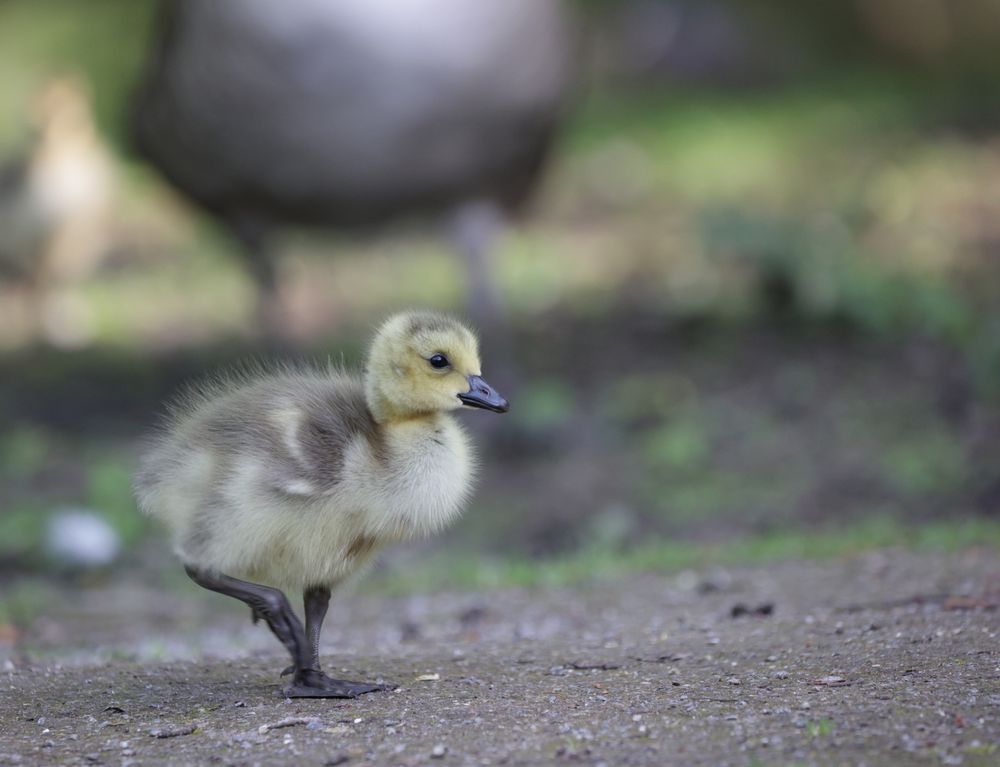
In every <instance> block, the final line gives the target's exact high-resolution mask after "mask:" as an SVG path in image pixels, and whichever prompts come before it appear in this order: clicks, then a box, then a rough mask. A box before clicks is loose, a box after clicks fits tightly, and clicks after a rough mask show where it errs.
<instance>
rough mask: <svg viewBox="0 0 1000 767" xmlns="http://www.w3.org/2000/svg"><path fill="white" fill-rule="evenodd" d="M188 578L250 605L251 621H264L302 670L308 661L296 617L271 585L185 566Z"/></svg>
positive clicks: (305, 646) (306, 649)
mask: <svg viewBox="0 0 1000 767" xmlns="http://www.w3.org/2000/svg"><path fill="white" fill-rule="evenodd" d="M184 571H185V572H186V573H187V574H188V577H189V578H190V579H191V580H193V581H194V582H195V583H197V584H198V585H199V586H201V587H202V588H206V589H208V590H209V591H216V592H218V593H219V594H225V595H226V596H229V597H233V598H234V599H238V600H240V601H241V602H245V603H246V604H247V605H249V606H250V612H251V613H252V615H253V622H254V623H256V622H257V621H259V620H263V621H264V622H265V623H267V627H268V628H269V629H271V633H272V634H274V635H275V636H276V637H277V638H278V641H280V642H281V643H282V644H283V645H284V646H285V649H286V650H288V653H289V655H291V656H292V664H293V665H294V666H296V667H297V668H302V667H303V666H304V665H305V664H306V663H307V660H308V657H309V649H308V646H307V645H306V640H305V632H304V631H303V630H302V623H301V622H300V621H299V619H298V616H296V615H295V613H294V612H292V607H291V605H290V604H288V599H287V598H286V597H285V595H284V594H282V593H281V592H280V591H278V589H272V588H271V587H270V586H259V585H257V584H256V583H249V582H248V581H241V580H239V579H238V578H233V577H230V576H228V575H223V574H222V573H213V572H210V571H208V570H199V569H198V568H195V567H191V566H185V568H184Z"/></svg>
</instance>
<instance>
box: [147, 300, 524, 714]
mask: <svg viewBox="0 0 1000 767" xmlns="http://www.w3.org/2000/svg"><path fill="white" fill-rule="evenodd" d="M480 372H481V371H480V364H479V352H478V346H477V342H476V339H475V337H474V336H473V335H472V333H471V332H469V330H467V329H466V328H465V327H464V326H462V325H461V324H459V323H458V322H456V321H454V320H451V319H449V318H446V317H441V316H439V315H434V314H429V313H415V314H402V315H397V316H396V317H393V318H391V319H390V320H389V321H387V322H386V323H385V324H384V325H383V326H382V328H381V329H380V330H379V332H378V334H377V335H376V337H375V340H374V341H373V343H372V347H371V350H370V353H369V357H368V363H367V367H366V370H365V374H364V376H363V377H360V376H352V375H350V374H348V373H346V372H343V371H340V370H335V369H327V370H284V371H277V372H271V373H249V374H246V375H241V376H237V377H231V378H228V379H221V380H219V381H217V382H215V383H213V384H210V385H208V386H206V387H204V388H203V389H201V390H199V391H197V392H195V393H194V394H192V395H190V396H188V397H187V398H185V399H182V400H180V401H179V402H178V404H177V405H176V406H175V407H174V410H173V414H172V416H171V418H170V419H169V420H168V422H167V424H166V425H165V428H164V429H162V430H161V432H160V433H159V434H158V435H157V436H155V437H154V438H153V440H152V442H151V444H150V446H149V449H148V450H147V451H146V452H145V454H144V455H143V457H142V458H141V460H140V468H139V473H138V475H137V477H136V483H135V485H136V495H137V498H138V501H139V505H140V507H141V508H142V510H143V511H145V512H146V513H148V514H151V515H153V516H155V517H158V518H159V519H161V520H162V521H163V522H164V523H165V525H166V526H167V528H168V529H169V530H170V531H171V534H172V536H173V541H174V547H175V549H176V551H177V554H178V555H179V557H180V559H181V561H182V562H183V563H184V567H185V570H186V571H187V573H188V575H189V576H190V577H191V578H192V579H193V580H194V581H195V582H196V583H198V584H199V585H201V586H203V587H205V588H207V589H210V590H212V591H217V592H219V593H222V594H226V595H228V596H232V597H234V598H236V599H239V600H241V601H243V602H245V603H246V604H247V605H249V606H250V608H251V610H252V612H253V616H254V619H255V621H256V620H257V619H263V620H265V621H266V622H267V625H268V627H269V628H270V629H271V631H272V632H273V633H274V634H275V636H276V637H277V638H278V639H279V640H280V641H281V642H282V643H283V644H284V645H285V647H286V649H287V650H288V651H289V653H290V655H291V656H292V666H291V667H290V668H289V669H288V671H289V672H291V673H294V675H295V676H294V678H293V682H292V684H291V685H290V686H289V687H288V688H287V689H286V690H285V693H286V694H287V695H290V696H296V697H354V696H356V695H359V694H361V693H365V692H373V691H375V690H379V689H384V686H383V685H377V684H368V683H360V682H347V681H342V680H336V679H331V678H330V677H328V676H326V674H324V673H323V672H322V671H321V670H320V665H319V637H320V631H321V628H322V624H323V620H324V619H325V616H326V611H327V605H328V602H329V599H330V593H331V591H332V589H333V588H334V587H335V586H336V585H337V584H338V583H339V582H340V581H341V580H343V579H344V578H345V577H346V576H347V575H349V574H350V573H352V572H353V571H355V570H357V569H358V568H360V567H362V566H363V565H364V564H365V563H366V562H367V561H369V560H370V559H371V557H372V555H373V554H374V553H375V552H376V551H378V549H380V548H381V547H383V546H385V545H386V544H387V543H390V542H393V541H398V540H402V539H405V538H408V537H411V536H414V535H420V534H425V533H430V532H433V531H435V530H437V529H439V528H441V527H442V526H444V525H445V524H447V523H448V522H449V521H451V520H452V519H454V518H455V516H456V515H457V514H458V513H459V511H460V510H461V507H462V503H463V501H464V500H465V498H466V496H467V494H468V491H469V488H470V484H471V481H472V473H473V459H472V456H471V452H470V449H469V444H468V442H467V440H466V437H465V434H464V433H463V431H462V429H461V428H460V427H459V426H458V424H457V423H456V422H455V420H454V419H453V418H452V417H451V416H450V415H449V412H450V411H452V410H456V409H458V408H460V407H462V406H463V405H467V406H472V407H478V408H484V409H487V410H492V411H495V412H504V411H506V409H507V401H506V400H504V399H503V397H501V396H500V395H499V394H497V393H496V392H495V391H494V390H493V389H492V388H491V387H490V386H489V384H487V383H486V382H485V381H484V380H483V379H482V377H481V375H480ZM279 589H295V590H298V591H301V592H302V594H303V598H304V606H305V618H306V620H305V626H304V627H303V625H302V623H301V622H300V621H299V619H298V617H297V616H296V615H295V613H294V612H293V611H292V609H291V607H290V606H289V603H288V599H287V598H286V597H285V595H284V594H283V593H282V591H280V590H279Z"/></svg>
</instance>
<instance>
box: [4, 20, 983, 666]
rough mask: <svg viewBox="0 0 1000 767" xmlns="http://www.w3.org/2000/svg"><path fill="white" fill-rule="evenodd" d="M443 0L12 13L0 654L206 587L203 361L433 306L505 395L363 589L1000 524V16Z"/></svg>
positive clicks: (974, 530) (833, 545)
mask: <svg viewBox="0 0 1000 767" xmlns="http://www.w3.org/2000/svg"><path fill="white" fill-rule="evenodd" d="M433 4H434V5H439V6H441V8H440V9H439V11H438V12H437V13H428V12H426V10H422V6H421V4H420V3H417V2H415V0H414V2H410V1H409V0H407V1H406V2H398V3H390V2H388V0H386V1H385V2H382V1H380V2H372V3H367V4H366V3H360V2H359V3H345V4H329V3H323V2H317V0H299V1H298V2H294V3H286V4H281V5H280V6H279V4H273V8H272V7H271V5H272V4H269V3H262V2H248V3H232V2H221V1H220V2H217V3H210V2H208V1H207V0H202V2H197V1H193V2H191V1H189V2H181V1H180V0H178V2H173V3H168V4H166V5H165V6H164V7H163V8H162V9H161V8H158V6H157V5H156V4H155V3H153V2H149V1H147V0H142V1H139V0H91V2H88V3H80V2H76V1H74V0H48V1H47V2H45V3H37V2H29V0H2V2H0V73H2V74H0V424H2V427H0V648H2V647H3V645H4V644H6V646H7V647H6V649H7V650H8V651H9V650H10V648H11V647H12V646H15V645H16V644H17V643H19V642H20V643H25V642H29V643H30V642H32V641H36V642H37V641H41V640H40V639H39V637H43V636H44V635H45V626H44V616H45V612H46V609H47V608H48V606H49V605H51V604H55V603H56V602H58V601H59V599H60V598H61V595H64V594H65V593H66V590H67V589H71V588H92V587H99V586H101V585H102V584H107V583H120V582H123V581H129V582H142V583H146V584H149V585H152V586H153V587H155V588H158V589H168V588H173V587H175V586H176V587H178V588H179V587H180V584H183V583H184V576H183V574H182V573H180V572H179V570H178V568H177V566H176V564H175V563H174V562H173V561H172V559H171V557H170V554H169V551H168V546H167V544H166V543H165V541H164V539H163V536H162V535H161V534H160V532H159V530H158V529H156V528H155V527H154V526H153V525H152V524H151V523H149V522H148V521H147V520H145V519H143V518H142V517H140V516H139V514H138V513H137V512H136V510H135V505H134V502H133V499H132V495H131V492H130V487H129V478H130V472H131V470H132V468H133V462H134V455H135V449H136V443H137V439H138V438H139V437H140V436H141V434H142V433H143V432H144V431H145V430H146V429H147V428H149V426H150V425H151V424H153V423H154V422H155V419H156V417H157V415H158V414H159V413H161V412H162V402H163V401H164V400H165V399H166V398H168V397H169V396H170V395H171V394H172V393H173V392H174V391H175V390H176V388H177V387H178V386H179V385H181V384H182V383H183V382H184V381H187V380H189V379H191V378H192V377H197V376H200V375H203V374H205V373H207V372H210V371H212V370H215V369H217V368H219V367H220V366H225V365H228V364H234V363H237V362H239V361H240V360H244V359H246V358H248V357H258V358H265V359H270V358H277V357H282V358H298V357H303V358H318V359H326V358H327V357H333V358H335V359H340V358H343V359H344V360H345V361H346V362H347V363H348V364H352V365H353V364H359V363H360V359H361V356H360V355H361V354H362V352H363V349H364V345H365V343H366V341H367V339H368V337H369V335H370V332H371V330H372V328H373V327H374V325H375V324H376V323H377V322H378V321H379V320H380V319H381V318H383V317H384V316H385V315H386V314H387V313H389V312H391V311H394V310H397V309H401V308H407V307H415V306H421V307H430V308H435V309H442V310H448V311H454V312H456V313H458V314H462V315H466V316H470V317H472V319H473V320H474V321H475V322H476V324H478V325H479V327H480V330H481V331H482V334H483V336H484V339H485V349H484V358H485V371H486V373H487V375H488V377H490V378H491V380H492V379H493V378H496V379H498V380H499V381H501V382H503V383H504V386H505V387H506V388H507V389H508V390H510V391H511V392H512V394H511V399H512V402H513V406H512V409H511V413H510V414H509V415H508V416H506V417H504V418H503V419H494V420H493V421H491V422H489V423H487V421H488V420H489V419H488V418H486V417H476V415H477V414H475V413H473V414H469V415H468V416H466V417H465V419H464V420H465V421H466V423H468V424H469V425H470V427H471V428H472V429H473V430H474V431H476V432H477V435H476V438H477V441H478V442H479V444H480V447H481V451H482V454H483V456H484V461H483V466H484V472H483V474H484V476H483V479H482V482H481V484H480V488H479V491H478V494H477V496H476V498H475V501H474V503H473V504H472V506H471V508H470V510H469V512H468V513H467V514H466V516H465V517H464V518H463V520H462V521H461V522H460V523H459V524H458V525H457V526H456V527H455V528H454V529H453V530H451V531H449V533H448V534H447V535H445V536H442V537H441V538H438V539H436V540H433V541H429V542H427V543H420V544H414V545H409V546H406V547H404V548H403V549H401V550H399V551H395V552H392V553H390V554H389V555H387V556H386V557H384V558H383V562H382V564H381V565H380V566H379V568H378V569H377V571H376V572H375V573H374V578H371V579H370V580H369V584H370V585H369V586H366V587H370V588H380V587H381V588H387V589H403V588H410V589H412V588H427V589H433V588H468V587H481V586H484V585H490V584H507V583H528V584H531V583H549V582H556V581H560V582H561V581H565V580H579V579H586V578H591V577H606V576H613V575H615V574H617V573H621V572H627V571H631V570H637V569H639V570H642V569H677V568H683V567H688V566H693V565H696V564H701V563H705V562H716V561H718V562H729V561H737V560H740V561H742V560H757V559H761V558H763V559H766V558H769V557H776V556H777V557H781V556H819V555H829V554H837V553H839V552H844V551H853V550H856V549H858V548H866V547H876V546H888V545H906V546H917V547H920V546H937V547H954V546H960V545H967V544H970V543H980V544H984V545H990V546H996V545H998V544H1000V462H998V461H997V455H998V450H997V445H998V440H997V437H998V435H1000V410H998V408H1000V300H998V299H1000V264H998V259H1000V87H998V84H1000V54H998V51H1000V4H998V3H996V2H993V1H992V0H967V1H966V2H962V3H951V2H946V0H851V1H850V2H827V1H825V0H824V1H823V2H814V3H808V4H804V3H795V2H790V1H789V0H751V1H749V2H748V1H746V0H744V1H743V2H737V1H736V0H698V1H695V0H618V1H615V0H605V1H601V0H589V1H587V0H566V2H565V3H563V4H559V3H556V2H551V3H548V2H527V1H525V2H499V3H497V2H494V3H488V2H484V3H481V4H466V3H464V2H456V0H434V3H433ZM335 5H343V6H344V9H343V10H341V11H331V10H330V8H328V7H326V6H335ZM466 5H470V6H473V7H471V8H468V7H464V6H466ZM366 8H367V10H364V9H366ZM324 14H326V15H330V14H334V15H336V14H340V15H339V16H337V17H336V18H334V17H333V16H330V17H329V18H326V17H325V16H324ZM39 627H40V628H39Z"/></svg>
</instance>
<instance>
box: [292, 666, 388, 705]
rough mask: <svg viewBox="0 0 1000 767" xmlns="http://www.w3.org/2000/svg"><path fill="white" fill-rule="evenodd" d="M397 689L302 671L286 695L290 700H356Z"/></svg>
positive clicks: (308, 670)
mask: <svg viewBox="0 0 1000 767" xmlns="http://www.w3.org/2000/svg"><path fill="white" fill-rule="evenodd" d="M395 689H396V685H394V684H375V683H373V682H348V681H346V680H343V679H333V678H332V677H329V676H327V675H326V674H324V673H323V672H322V671H316V670H313V669H305V670H302V669H300V670H299V671H296V672H295V678H294V679H292V683H291V684H290V685H288V687H286V688H285V689H284V693H285V695H286V696H287V697H289V698H356V697H358V696H359V695H364V694H365V693H368V692H381V691H383V690H395Z"/></svg>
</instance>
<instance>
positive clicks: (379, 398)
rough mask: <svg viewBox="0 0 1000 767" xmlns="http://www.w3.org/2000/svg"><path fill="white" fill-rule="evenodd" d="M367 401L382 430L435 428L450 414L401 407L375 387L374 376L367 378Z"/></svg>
mask: <svg viewBox="0 0 1000 767" xmlns="http://www.w3.org/2000/svg"><path fill="white" fill-rule="evenodd" d="M365 401H366V403H367V405H368V412H370V413H371V415H372V420H374V421H375V423H376V424H377V425H378V427H379V428H380V429H383V430H385V429H391V428H392V427H393V426H402V425H410V426H413V425H419V424H421V423H425V424H427V425H428V426H433V425H434V424H436V423H439V422H440V421H441V420H447V419H448V414H447V413H446V412H444V411H440V410H428V411H414V410H412V409H410V408H405V407H400V406H399V405H398V404H397V403H395V402H394V401H393V400H392V399H390V398H389V397H386V396H385V395H384V394H383V393H382V392H381V391H380V390H379V387H378V386H376V385H375V382H374V380H373V377H372V375H371V374H370V373H369V374H367V375H366V376H365Z"/></svg>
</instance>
